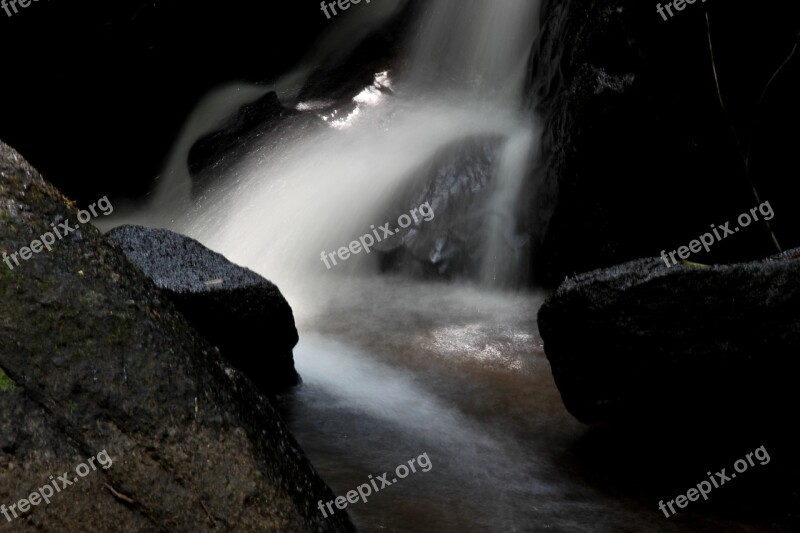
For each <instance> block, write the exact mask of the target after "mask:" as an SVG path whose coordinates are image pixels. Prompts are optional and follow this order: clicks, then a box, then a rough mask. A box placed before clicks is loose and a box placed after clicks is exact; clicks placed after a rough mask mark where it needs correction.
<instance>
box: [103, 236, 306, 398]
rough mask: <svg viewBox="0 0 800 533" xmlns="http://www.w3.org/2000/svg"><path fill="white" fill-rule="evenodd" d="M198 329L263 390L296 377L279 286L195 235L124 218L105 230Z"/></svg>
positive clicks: (288, 315) (288, 317) (289, 319)
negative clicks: (125, 222) (129, 223)
mask: <svg viewBox="0 0 800 533" xmlns="http://www.w3.org/2000/svg"><path fill="white" fill-rule="evenodd" d="M106 237H107V238H108V240H109V241H111V242H112V243H114V244H116V245H117V246H119V247H120V248H121V249H122V251H123V252H124V253H125V255H126V256H128V259H130V260H131V261H132V262H133V264H135V265H136V266H138V267H139V268H140V269H142V271H143V272H144V274H145V275H146V276H147V277H148V278H150V279H151V280H153V282H154V283H155V284H156V286H157V287H158V288H160V289H161V290H162V291H163V292H164V293H165V294H166V295H168V296H169V298H170V299H171V300H172V301H173V302H174V303H175V306H176V307H177V308H178V310H179V311H180V312H181V313H183V315H184V316H185V317H186V318H188V319H189V322H190V323H191V324H192V325H193V326H194V327H195V329H197V331H198V332H199V333H200V334H201V335H203V336H204V337H205V338H206V339H208V341H209V342H211V344H213V345H215V346H217V347H218V348H219V349H220V351H221V352H222V355H223V356H224V357H225V358H226V359H228V361H230V363H231V364H233V366H235V367H236V368H238V369H240V370H241V371H242V372H243V373H244V374H245V375H247V376H248V377H249V378H250V379H252V380H253V382H254V383H255V384H256V385H258V386H259V387H260V388H261V389H262V390H263V391H265V392H273V393H274V392H282V391H285V390H286V389H288V388H289V387H291V386H293V385H297V384H298V382H299V377H298V375H297V372H296V371H295V369H294V360H293V358H292V348H294V346H295V344H297V341H298V336H297V328H296V327H295V324H294V316H293V314H292V309H291V307H289V304H288V303H287V302H286V299H285V298H284V297H283V295H282V294H281V292H280V290H279V289H278V287H276V286H275V285H274V284H273V283H271V282H270V281H268V280H266V279H264V278H263V277H261V276H259V275H258V274H256V273H255V272H253V271H251V270H248V269H247V268H244V267H241V266H238V265H235V264H233V263H231V262H230V261H228V260H227V259H225V257H223V256H222V255H220V254H218V253H216V252H213V251H211V250H209V249H208V248H206V247H205V246H203V245H202V244H200V243H199V242H197V241H196V240H194V239H191V238H189V237H185V236H183V235H179V234H177V233H174V232H172V231H169V230H165V229H151V228H143V227H138V226H122V227H119V228H116V229H113V230H111V231H110V232H109V233H107V234H106Z"/></svg>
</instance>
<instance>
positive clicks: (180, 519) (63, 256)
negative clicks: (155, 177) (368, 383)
mask: <svg viewBox="0 0 800 533" xmlns="http://www.w3.org/2000/svg"><path fill="white" fill-rule="evenodd" d="M0 218H2V224H0V253H3V252H4V253H13V252H16V251H17V250H19V249H20V248H21V247H23V246H27V245H29V244H30V243H31V241H33V240H34V239H36V238H38V236H40V235H42V234H43V233H45V232H46V231H48V230H49V229H50V223H53V222H57V223H58V222H62V221H64V220H70V221H71V224H72V225H75V224H77V222H76V220H77V216H76V211H75V209H74V208H72V207H71V206H70V205H69V203H68V201H67V200H66V199H65V198H64V197H63V196H61V195H60V194H59V193H58V191H56V190H55V189H54V188H53V187H52V186H50V185H49V184H47V183H46V182H45V181H44V180H43V179H42V178H41V176H40V175H39V174H38V173H37V172H36V171H35V170H34V169H33V168H31V167H30V166H29V165H28V164H27V163H26V162H25V161H24V160H23V159H22V157H21V156H20V155H19V154H17V153H16V152H15V151H13V150H12V149H10V148H9V147H8V146H6V145H4V144H1V143H0ZM0 267H2V268H0V302H1V303H0V368H2V372H3V374H4V376H3V377H2V379H0V411H2V412H3V413H4V416H3V417H2V420H0V503H3V504H5V505H9V504H12V503H16V502H17V501H19V500H20V499H22V498H27V497H28V495H29V494H31V492H33V491H34V490H36V489H38V488H39V487H40V486H42V485H44V484H45V483H47V482H49V476H50V475H53V476H58V475H62V474H63V473H64V472H68V473H69V476H70V477H75V474H74V472H75V467H76V466H77V465H78V464H80V463H81V462H85V461H86V460H87V459H88V458H89V457H91V456H94V455H96V454H97V453H98V452H100V451H102V450H106V451H107V453H108V455H109V456H110V457H111V459H112V460H113V464H112V466H111V467H110V468H108V469H102V468H98V469H97V470H96V471H92V472H90V473H89V474H88V475H87V476H86V477H84V478H82V479H80V480H79V481H78V482H77V483H75V484H74V485H73V486H69V487H67V488H65V489H63V490H62V492H60V493H58V494H56V496H55V497H54V498H53V499H52V501H51V503H50V504H49V505H42V504H40V505H38V506H36V507H33V508H32V509H31V510H30V511H28V512H27V513H25V516H23V517H20V518H16V519H14V520H15V522H16V523H15V524H13V525H11V524H8V523H7V521H6V519H5V518H0V526H6V525H8V527H15V526H16V527H19V526H20V525H21V524H22V522H27V523H30V524H31V525H36V526H37V527H38V528H39V529H40V530H42V531H56V530H58V531H131V532H133V531H136V532H139V531H209V530H212V529H213V530H215V531H352V530H353V527H352V525H351V524H350V523H349V521H348V520H347V519H346V517H344V516H345V515H343V514H341V513H337V514H336V516H334V517H331V518H329V519H327V520H326V519H323V518H322V517H321V515H320V513H319V511H318V510H317V509H316V502H317V501H318V500H320V499H323V500H330V499H332V498H333V494H332V493H331V491H330V489H329V488H328V487H327V486H326V485H325V483H324V482H323V481H322V480H321V479H320V478H319V476H318V475H317V474H316V472H315V471H314V469H313V468H312V467H311V465H310V464H309V462H308V460H307V459H306V458H305V456H304V454H303V452H302V451H301V450H300V449H299V447H298V445H297V444H296V442H295V441H294V439H293V438H292V437H291V435H289V434H288V432H287V430H286V427H285V426H284V424H283V422H282V420H281V419H280V417H279V416H278V414H277V413H276V411H275V409H274V408H273V406H272V404H271V403H270V402H269V401H268V400H267V399H265V397H263V396H262V395H261V394H260V393H259V392H258V391H257V389H256V388H255V387H254V386H253V385H252V384H251V382H250V381H249V380H247V379H245V378H244V377H243V376H242V375H241V374H239V373H238V372H237V371H236V370H234V369H233V368H231V367H229V366H228V365H227V364H226V363H225V361H224V359H223V358H222V357H221V356H220V354H219V353H218V352H217V351H216V350H215V349H213V348H212V347H211V345H210V344H208V343H207V342H206V341H205V340H203V339H202V338H200V336H199V335H198V334H197V333H196V332H195V331H194V330H193V329H192V328H191V326H190V325H189V324H188V322H187V321H186V319H184V318H183V317H182V316H181V315H180V314H179V313H178V312H177V311H176V309H175V307H174V306H173V304H172V303H171V302H169V300H168V298H166V297H164V295H163V294H162V293H161V292H159V290H158V289H157V288H156V286H155V285H154V284H153V283H152V282H151V281H150V280H149V279H147V278H146V277H145V276H144V275H143V274H142V273H141V271H140V270H138V269H137V268H136V267H134V266H133V265H132V264H131V263H130V262H129V261H128V259H127V258H126V257H125V256H124V255H123V254H122V253H121V252H120V251H119V250H118V249H117V248H115V247H113V246H112V245H110V244H109V243H107V242H106V241H105V239H104V238H103V237H102V236H101V235H100V233H99V231H97V230H96V229H95V228H94V227H92V226H89V225H87V226H83V225H81V226H79V229H78V231H76V232H74V233H72V234H71V235H69V236H67V237H65V238H64V239H63V240H61V241H58V242H57V243H56V244H55V245H54V247H53V250H52V251H51V252H47V251H46V250H45V251H43V252H41V253H39V254H36V255H34V256H33V257H32V258H31V259H30V260H28V261H25V262H22V264H21V266H19V267H16V268H14V270H11V269H9V268H8V267H7V266H6V265H5V264H0ZM343 517H344V518H343Z"/></svg>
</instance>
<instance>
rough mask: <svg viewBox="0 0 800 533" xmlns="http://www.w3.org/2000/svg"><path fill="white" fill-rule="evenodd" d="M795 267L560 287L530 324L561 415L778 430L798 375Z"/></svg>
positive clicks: (652, 274)
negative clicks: (752, 423) (750, 424)
mask: <svg viewBox="0 0 800 533" xmlns="http://www.w3.org/2000/svg"><path fill="white" fill-rule="evenodd" d="M798 258H800V250H794V251H792V252H788V253H786V254H783V255H780V256H776V257H773V258H770V259H767V260H763V261H757V262H752V263H745V264H736V265H726V266H712V267H694V266H683V265H677V266H673V267H671V268H668V267H667V266H666V265H665V263H664V261H662V260H661V259H641V260H637V261H633V262H630V263H626V264H623V265H618V266H615V267H612V268H608V269H603V270H596V271H593V272H589V273H586V274H581V275H579V276H576V277H574V278H569V279H567V280H566V281H565V282H564V283H563V284H562V285H561V286H560V287H559V288H558V290H557V291H556V292H555V293H554V294H553V295H551V296H550V297H549V298H548V299H547V301H546V302H545V304H544V305H543V306H542V308H541V310H540V311H539V318H538V320H539V330H540V332H541V335H542V339H543V340H544V342H545V352H546V354H547V357H548V359H549V360H550V364H551V366H552V369H553V376H554V378H555V381H556V384H557V385H558V388H559V391H560V392H561V395H562V397H563V399H564V403H565V405H566V407H567V409H568V410H569V411H570V412H571V413H572V414H573V415H574V416H576V417H577V418H578V419H580V420H582V421H584V422H602V421H612V422H614V421H616V422H629V423H636V424H640V423H642V422H649V423H652V424H656V425H661V424H673V425H685V424H687V423H689V421H692V420H695V421H697V420H700V421H704V422H705V423H708V422H709V421H715V422H716V423H724V422H719V421H721V420H724V421H730V420H731V418H732V419H733V425H734V426H740V425H741V424H742V423H743V422H744V420H746V419H750V420H755V419H758V420H760V421H769V420H778V421H780V420H786V417H789V416H792V414H791V413H793V412H794V406H796V404H797V394H796V392H795V391H796V387H795V384H794V383H793V382H794V381H795V379H796V375H797V372H798V371H800V359H798V358H797V353H798V350H800V326H799V325H798V324H800V320H798V319H799V318H800V261H797V259H798ZM729 425H730V424H729Z"/></svg>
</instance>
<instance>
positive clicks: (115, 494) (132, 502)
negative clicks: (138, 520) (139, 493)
mask: <svg viewBox="0 0 800 533" xmlns="http://www.w3.org/2000/svg"><path fill="white" fill-rule="evenodd" d="M103 485H105V486H106V488H107V489H108V490H110V491H111V494H113V495H114V497H115V498H118V499H120V500H122V501H124V502H127V503H129V504H131V505H136V502H135V501H133V500H132V499H130V498H129V497H127V496H125V495H124V494H122V493H121V492H117V491H116V490H114V488H113V487H112V486H111V485H109V484H108V483H103Z"/></svg>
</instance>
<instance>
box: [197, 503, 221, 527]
mask: <svg viewBox="0 0 800 533" xmlns="http://www.w3.org/2000/svg"><path fill="white" fill-rule="evenodd" d="M200 505H202V506H203V510H204V511H205V512H206V514H207V515H208V519H209V520H211V527H217V523H216V522H215V521H214V517H213V516H211V513H210V512H208V507H206V504H204V503H203V502H202V500H201V501H200Z"/></svg>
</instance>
